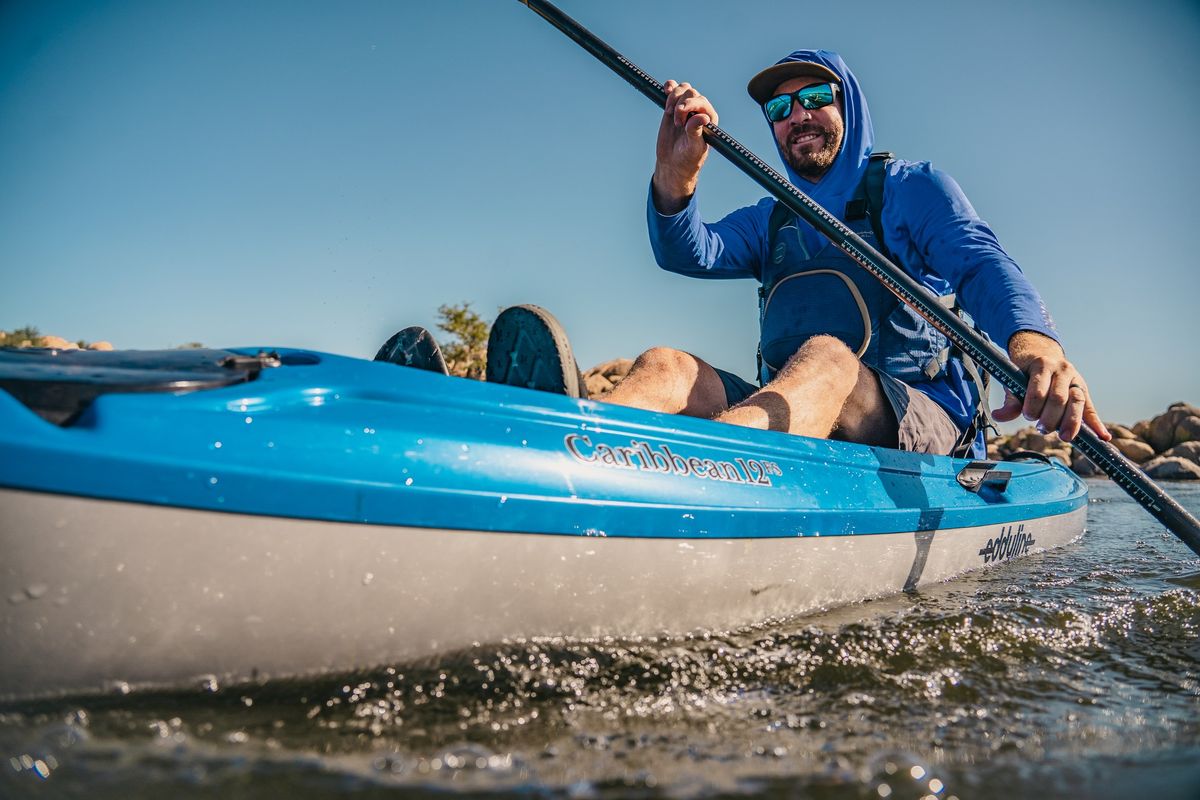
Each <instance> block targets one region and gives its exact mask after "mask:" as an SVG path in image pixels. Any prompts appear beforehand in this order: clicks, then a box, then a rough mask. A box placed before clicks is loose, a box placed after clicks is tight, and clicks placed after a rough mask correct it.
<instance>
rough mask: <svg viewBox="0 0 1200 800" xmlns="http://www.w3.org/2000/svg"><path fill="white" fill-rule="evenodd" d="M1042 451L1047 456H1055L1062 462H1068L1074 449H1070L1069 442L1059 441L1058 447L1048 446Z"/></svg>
mask: <svg viewBox="0 0 1200 800" xmlns="http://www.w3.org/2000/svg"><path fill="white" fill-rule="evenodd" d="M1043 452H1045V454H1046V455H1047V456H1048V457H1049V458H1057V459H1058V460H1059V461H1061V462H1062V463H1064V464H1070V463H1071V459H1072V457H1073V452H1074V451H1073V450H1072V449H1071V446H1070V445H1069V444H1062V443H1060V444H1059V446H1058V447H1050V448H1047V449H1046V450H1045V451H1043Z"/></svg>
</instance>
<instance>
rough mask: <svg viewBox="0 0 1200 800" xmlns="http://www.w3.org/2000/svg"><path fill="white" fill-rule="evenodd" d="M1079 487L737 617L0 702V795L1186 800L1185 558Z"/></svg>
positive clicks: (1199, 570)
mask: <svg viewBox="0 0 1200 800" xmlns="http://www.w3.org/2000/svg"><path fill="white" fill-rule="evenodd" d="M1091 491H1092V495H1091V496H1092V503H1091V508H1090V510H1089V515H1090V516H1089V531H1088V533H1087V535H1086V536H1085V537H1084V539H1083V540H1082V541H1081V542H1079V543H1077V544H1075V545H1071V546H1069V547H1066V548H1062V549H1060V550H1057V551H1054V552H1052V553H1048V554H1044V555H1041V556H1035V557H1032V558H1027V559H1022V560H1019V561H1017V562H1015V563H1010V564H1005V565H1001V566H999V567H997V568H995V569H992V570H990V571H987V572H984V573H983V574H980V575H975V576H970V577H967V578H965V579H961V580H958V581H954V582H951V583H947V584H943V585H940V586H937V587H934V588H932V589H927V590H922V591H921V592H920V593H917V594H912V595H903V596H900V597H895V598H889V599H886V600H881V601H877V602H873V603H867V604H861V605H857V606H852V607H849V608H844V609H839V610H835V611H832V612H828V613H825V614H821V615H812V616H807V617H803V618H798V619H794V620H788V621H786V622H780V623H774V624H771V625H769V626H766V625H764V626H762V627H759V628H755V629H750V630H742V631H736V632H733V633H722V634H711V635H707V636H696V637H691V638H687V639H672V640H665V639H664V640H653V639H651V640H638V641H616V640H603V641H599V640H598V641H581V640H537V641H529V642H516V643H508V644H504V645H500V646H492V647H483V648H478V649H476V650H472V651H469V652H466V653H461V654H457V655H455V656H453V657H448V658H444V659H441V660H439V661H438V662H429V663H421V664H415V665H414V664H408V665H396V666H394V667H392V668H389V669H380V670H375V671H371V672H365V673H361V674H354V675H341V676H337V677H331V678H328V679H324V680H320V681H311V680H309V681H305V682H271V683H268V684H265V685H261V686H254V687H250V688H245V687H241V688H239V687H217V686H215V685H209V686H208V687H206V688H202V689H197V690H195V691H192V692H183V693H155V694H141V693H137V692H135V693H133V694H127V695H122V694H119V693H114V694H113V695H111V696H107V697H104V698H100V699H93V700H87V701H80V700H76V701H73V702H68V701H57V702H54V703H43V704H38V705H32V706H24V707H17V708H9V709H6V710H5V711H3V712H0V796H2V797H84V796H86V797H89V798H126V797H154V798H159V797H182V798H192V797H213V798H216V797H221V798H229V797H232V798H237V797H276V796H286V797H289V798H324V797H333V796H343V795H352V796H354V797H362V798H374V797H389V798H391V797H412V796H425V795H428V794H430V793H446V794H450V795H460V794H461V795H465V796H470V797H483V796H486V797H502V796H521V797H529V796H531V795H532V796H537V797H565V798H605V797H671V798H688V797H713V796H737V797H766V798H776V797H779V798H782V797H788V798H799V797H812V798H823V799H824V798H864V799H865V798H872V799H876V798H897V799H899V798H920V797H928V796H934V797H941V798H948V797H958V798H963V799H964V800H965V798H1001V797H1003V798H1012V797H1034V796H1037V797H1094V798H1125V797H1131V796H1138V797H1142V798H1151V797H1160V798H1187V799H1188V800H1195V799H1196V798H1200V603H1198V601H1200V560H1198V559H1196V558H1195V557H1193V556H1192V555H1191V553H1190V552H1189V551H1188V550H1187V549H1186V548H1185V547H1184V546H1183V545H1182V544H1180V543H1179V542H1178V541H1177V540H1175V539H1174V537H1172V536H1170V534H1167V533H1165V532H1163V531H1162V529H1161V528H1159V527H1158V526H1157V524H1156V523H1155V522H1154V521H1153V520H1152V519H1151V517H1150V516H1149V515H1148V514H1146V513H1145V512H1144V511H1143V510H1142V509H1141V508H1140V507H1138V506H1137V505H1135V504H1134V503H1133V502H1132V501H1130V500H1129V499H1128V498H1127V497H1126V496H1125V495H1124V494H1123V493H1122V492H1121V491H1120V490H1119V489H1117V488H1115V487H1114V486H1112V485H1111V484H1109V483H1107V482H1104V481H1096V482H1093V483H1092V484H1091ZM1170 491H1171V492H1172V494H1173V495H1174V496H1175V497H1176V499H1178V500H1179V501H1180V502H1181V503H1183V505H1184V506H1186V507H1187V508H1189V509H1190V510H1192V511H1193V512H1197V511H1200V486H1194V485H1188V484H1175V485H1172V486H1171V487H1170Z"/></svg>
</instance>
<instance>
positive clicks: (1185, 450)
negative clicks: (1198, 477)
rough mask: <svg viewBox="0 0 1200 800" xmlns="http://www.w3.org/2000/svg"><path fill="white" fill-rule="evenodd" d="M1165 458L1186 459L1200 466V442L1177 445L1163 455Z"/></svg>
mask: <svg viewBox="0 0 1200 800" xmlns="http://www.w3.org/2000/svg"><path fill="white" fill-rule="evenodd" d="M1163 458H1186V459H1187V460H1188V461H1194V462H1195V463H1197V464H1200V440H1196V441H1191V442H1184V443H1183V444H1177V445H1175V446H1174V447H1172V448H1171V449H1170V450H1168V451H1167V452H1165V453H1163Z"/></svg>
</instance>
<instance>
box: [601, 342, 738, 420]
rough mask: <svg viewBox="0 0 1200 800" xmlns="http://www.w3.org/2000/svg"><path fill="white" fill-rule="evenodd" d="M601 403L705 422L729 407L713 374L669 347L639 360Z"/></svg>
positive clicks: (716, 376) (645, 353)
mask: <svg viewBox="0 0 1200 800" xmlns="http://www.w3.org/2000/svg"><path fill="white" fill-rule="evenodd" d="M604 399H605V401H606V402H609V403H616V404H617V405H622V406H633V407H634V408H645V409H648V410H650V411H662V412H665V413H668V414H683V415H685V416H689V417H704V418H709V417H713V416H716V415H717V414H719V413H721V412H722V411H724V410H725V409H727V408H728V407H729V404H728V402H727V401H726V400H725V386H724V384H723V383H721V378H720V376H718V375H717V372H716V370H714V369H713V368H712V367H711V366H709V365H708V364H706V363H705V362H703V361H701V360H700V359H699V358H696V357H695V356H694V355H692V354H691V353H685V352H683V351H682V350H673V349H671V348H669V347H655V348H652V349H650V350H647V351H646V352H644V353H642V354H641V355H640V356H638V357H637V360H636V361H634V362H633V368H632V369H630V370H629V374H628V375H626V376H625V379H624V380H622V381H621V382H620V383H618V384H617V387H616V388H615V389H613V390H612V392H611V393H610V394H609V395H608V396H607V397H606V398H604Z"/></svg>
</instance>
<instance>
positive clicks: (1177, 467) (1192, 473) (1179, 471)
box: [1142, 456, 1200, 481]
mask: <svg viewBox="0 0 1200 800" xmlns="http://www.w3.org/2000/svg"><path fill="white" fill-rule="evenodd" d="M1142 469H1144V470H1145V471H1146V474H1147V475H1149V476H1150V477H1151V478H1154V479H1155V480H1160V481H1200V464H1196V463H1195V462H1192V461H1188V460H1187V459H1186V458H1177V457H1170V458H1167V457H1165V456H1159V457H1158V458H1155V459H1153V460H1151V461H1147V462H1146V463H1145V464H1143V465H1142Z"/></svg>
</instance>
